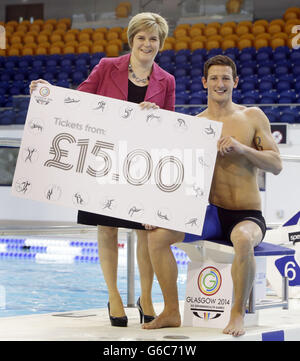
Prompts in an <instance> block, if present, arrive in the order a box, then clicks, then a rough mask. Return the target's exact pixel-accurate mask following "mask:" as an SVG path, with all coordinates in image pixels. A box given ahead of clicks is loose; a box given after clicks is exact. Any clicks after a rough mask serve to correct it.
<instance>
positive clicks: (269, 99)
mask: <svg viewBox="0 0 300 361" xmlns="http://www.w3.org/2000/svg"><path fill="white" fill-rule="evenodd" d="M259 102H260V104H274V103H278V95H277V92H276V91H274V90H268V91H265V92H263V93H261V94H260V101H259Z"/></svg>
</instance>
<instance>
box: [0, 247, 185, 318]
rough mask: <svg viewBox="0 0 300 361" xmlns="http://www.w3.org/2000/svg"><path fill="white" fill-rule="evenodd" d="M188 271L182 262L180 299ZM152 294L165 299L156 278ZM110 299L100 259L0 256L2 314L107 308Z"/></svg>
mask: <svg viewBox="0 0 300 361" xmlns="http://www.w3.org/2000/svg"><path fill="white" fill-rule="evenodd" d="M120 253H122V252H120ZM120 256H121V257H120V259H119V268H118V287H119V291H120V294H121V296H122V299H123V302H124V305H126V304H127V267H126V253H125V254H123V256H122V255H121V254H120ZM186 271H187V266H186V265H184V266H181V265H180V266H179V275H178V292H179V298H180V299H184V296H185V286H186V285H185V283H186ZM139 295H140V282H139V273H138V269H137V267H135V296H136V297H135V298H136V299H137V298H138V297H139ZM152 297H153V302H163V298H162V294H161V291H160V287H159V284H158V282H157V280H156V278H155V279H154V284H153V291H152ZM107 301H108V292H107V288H106V285H105V282H104V278H103V275H102V271H101V268H100V265H99V263H85V262H74V263H68V264H67V263H57V262H45V263H37V262H35V261H34V260H31V259H14V258H0V317H10V316H18V315H28V314H39V313H52V312H66V311H75V310H84V309H89V308H105V307H106V306H107Z"/></svg>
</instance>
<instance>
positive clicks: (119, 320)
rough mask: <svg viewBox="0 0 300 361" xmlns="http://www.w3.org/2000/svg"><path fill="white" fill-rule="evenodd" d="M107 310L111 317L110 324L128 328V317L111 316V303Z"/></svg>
mask: <svg viewBox="0 0 300 361" xmlns="http://www.w3.org/2000/svg"><path fill="white" fill-rule="evenodd" d="M107 308H108V315H109V319H110V323H111V325H112V326H117V327H127V323H128V318H127V316H122V317H113V316H111V315H110V305H109V302H108V304H107Z"/></svg>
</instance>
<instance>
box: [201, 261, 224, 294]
mask: <svg viewBox="0 0 300 361" xmlns="http://www.w3.org/2000/svg"><path fill="white" fill-rule="evenodd" d="M221 284H222V277H221V273H220V272H219V271H218V270H217V269H216V268H215V267H212V266H210V267H206V268H204V269H203V270H202V271H201V272H200V274H199V276H198V287H199V290H200V292H201V293H203V294H204V295H205V296H212V295H215V294H216V293H217V292H218V291H219V289H220V287H221Z"/></svg>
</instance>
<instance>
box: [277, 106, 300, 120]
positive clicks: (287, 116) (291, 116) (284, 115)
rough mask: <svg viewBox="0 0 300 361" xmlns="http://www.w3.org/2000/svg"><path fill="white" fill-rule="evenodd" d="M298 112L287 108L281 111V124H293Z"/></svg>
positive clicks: (295, 109)
mask: <svg viewBox="0 0 300 361" xmlns="http://www.w3.org/2000/svg"><path fill="white" fill-rule="evenodd" d="M298 118H299V111H298V110H297V108H292V107H287V108H286V109H283V110H282V112H281V114H280V121H281V122H282V123H295V122H296V121H298Z"/></svg>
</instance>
